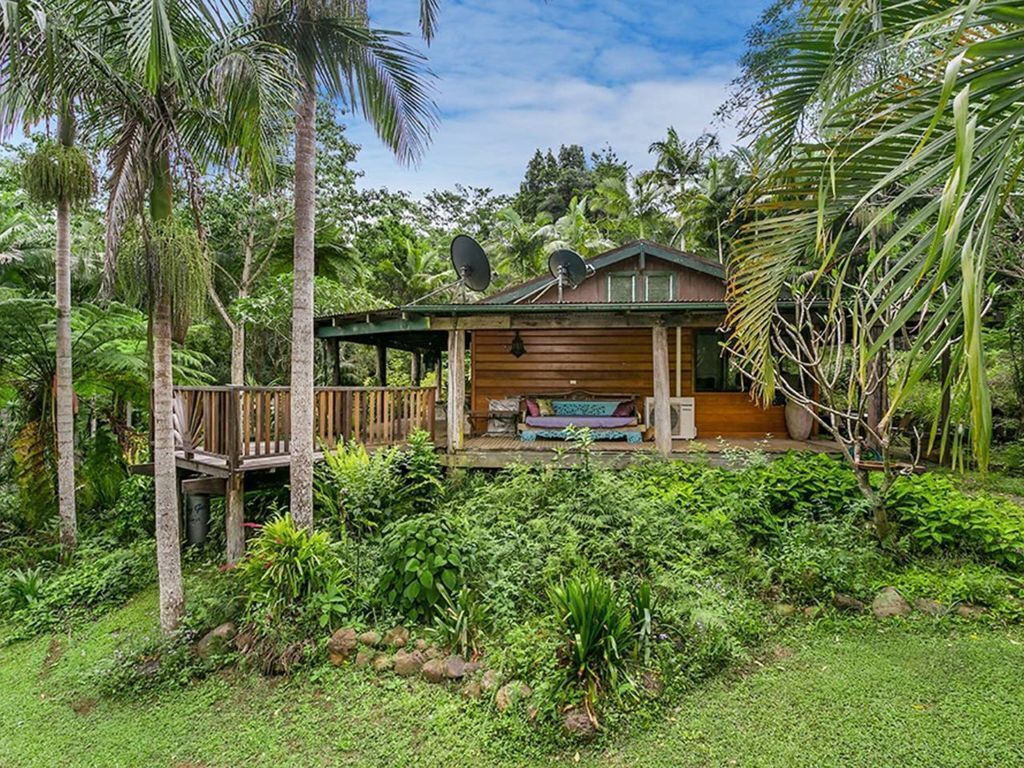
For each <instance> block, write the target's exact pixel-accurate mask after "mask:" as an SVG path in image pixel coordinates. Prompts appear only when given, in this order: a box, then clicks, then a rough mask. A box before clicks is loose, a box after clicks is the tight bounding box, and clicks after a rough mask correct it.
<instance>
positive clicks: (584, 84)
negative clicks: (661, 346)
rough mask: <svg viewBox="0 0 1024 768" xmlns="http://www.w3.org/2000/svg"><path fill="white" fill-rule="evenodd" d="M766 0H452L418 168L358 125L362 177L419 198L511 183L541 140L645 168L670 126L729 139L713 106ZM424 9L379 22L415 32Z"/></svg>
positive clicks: (395, 8) (435, 54) (399, 11)
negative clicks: (427, 141) (430, 130)
mask: <svg viewBox="0 0 1024 768" xmlns="http://www.w3.org/2000/svg"><path fill="white" fill-rule="evenodd" d="M764 4H765V3H764V1H763V0H750V1H749V2H746V3H738V4H737V3H732V4H729V5H728V6H727V7H728V8H729V10H730V11H731V12H726V13H721V12H718V13H708V12H707V5H706V4H703V3H697V2H693V0H689V1H688V2H684V3H676V2H668V0H661V1H656V0H646V1H645V2H625V1H624V0H604V2H601V3H587V2H571V1H568V0H548V1H547V2H543V1H539V0H487V2H476V3H473V4H468V3H446V2H442V4H441V25H440V28H441V34H440V35H439V36H438V38H437V39H436V41H435V42H434V44H433V45H432V46H431V47H430V49H428V50H427V54H428V55H429V58H430V66H431V68H432V69H433V71H434V72H435V73H437V75H438V78H439V79H438V82H437V102H438V106H439V109H440V111H441V123H440V125H439V127H438V129H437V130H436V131H435V133H434V136H433V143H432V145H431V147H430V148H429V149H428V151H427V153H426V156H425V157H424V159H423V161H422V163H421V164H420V166H419V167H418V168H415V169H409V168H403V167H401V166H399V165H398V164H397V163H396V162H395V161H394V160H393V159H392V158H391V157H390V155H389V154H388V152H387V151H386V150H384V149H383V148H381V146H380V144H379V143H378V142H377V141H376V139H375V138H374V137H373V134H372V132H371V131H370V130H369V129H368V128H367V126H365V125H362V124H360V123H358V122H356V123H354V124H353V125H352V127H351V130H350V133H351V135H352V137H353V139H354V140H356V141H357V142H359V143H360V144H362V146H363V150H362V152H361V153H360V158H359V167H360V168H361V169H362V170H363V171H364V172H365V174H366V175H365V177H364V179H363V181H362V183H363V184H364V185H365V186H386V187H389V188H392V189H405V190H408V191H410V192H412V193H413V194H416V195H420V194H423V193H425V192H427V191H429V190H430V189H432V188H435V187H450V186H452V185H453V184H455V183H462V184H468V185H475V186H490V187H493V188H494V189H495V190H496V191H499V192H512V191H514V190H515V188H516V185H517V184H518V181H519V180H520V178H521V177H522V173H523V170H524V168H525V166H526V163H527V161H528V160H529V158H530V156H531V155H532V154H533V152H534V150H535V149H537V148H538V147H540V148H547V147H553V148H557V147H558V146H559V145H560V144H569V143H577V144H582V145H583V146H584V147H585V148H586V149H588V150H592V149H593V150H596V149H599V148H601V147H602V146H604V145H605V144H609V145H611V146H612V148H613V149H614V150H615V151H616V152H617V153H618V154H619V156H620V157H622V158H623V159H625V160H626V161H628V162H630V163H632V164H634V165H635V166H637V167H646V166H648V165H649V163H650V160H649V157H648V154H647V147H648V146H649V144H650V143H651V142H652V141H654V140H657V139H659V138H661V137H663V136H664V133H665V130H666V128H667V127H668V126H669V125H674V126H675V127H676V128H677V129H678V130H679V132H680V133H681V134H682V135H683V136H687V137H695V136H697V135H698V134H699V133H701V132H702V131H704V130H707V129H713V130H717V131H718V133H719V134H720V136H721V138H722V140H723V143H729V142H731V141H732V140H733V139H734V138H735V130H734V128H733V127H732V126H717V125H713V113H714V111H715V109H717V107H718V106H719V105H720V104H721V103H722V101H724V99H725V97H726V95H727V88H728V83H729V81H730V80H731V79H732V78H733V76H734V75H735V72H736V69H735V60H736V58H737V56H738V53H739V51H740V50H741V49H742V36H743V32H744V31H745V29H746V28H747V27H748V26H749V24H750V23H751V22H752V21H753V19H754V18H756V16H757V13H758V12H759V11H760V8H761V7H763V6H764ZM417 5H418V4H417V3H414V2H412V1H411V0H409V1H408V2H405V1H404V0H403V2H394V3H389V4H388V5H387V7H386V8H385V10H384V12H383V13H381V14H380V15H378V16H376V17H375V19H374V21H375V23H376V24H378V25H380V26H384V27H388V28H392V29H395V28H398V29H410V30H411V29H414V28H415V24H416V19H415V16H414V15H411V12H412V11H414V10H415V7H416V6H417ZM378 8H379V7H378Z"/></svg>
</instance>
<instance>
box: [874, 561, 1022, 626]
mask: <svg viewBox="0 0 1024 768" xmlns="http://www.w3.org/2000/svg"><path fill="white" fill-rule="evenodd" d="M875 586H876V588H878V589H881V588H882V587H885V586H894V587H896V589H898V590H899V591H900V593H901V594H902V595H903V596H904V597H906V598H907V599H908V600H914V599H916V598H927V599H931V600H937V601H938V602H940V603H942V604H943V605H945V606H953V605H956V604H958V603H970V604H972V605H981V606H985V607H987V608H991V609H992V610H993V611H994V612H996V613H997V614H999V615H1003V616H1008V617H1021V616H1024V580H1022V579H1020V578H1018V577H1014V576H1011V575H1010V574H1008V573H1006V572H1005V571H1003V570H1002V569H1000V568H996V567H994V566H991V565H979V564H977V563H971V562H956V561H949V560H934V561H924V562H920V563H916V564H914V565H913V566H911V567H909V568H907V569H905V570H902V571H897V572H892V573H887V574H886V575H885V576H884V578H881V579H879V580H878V581H877V582H876V585H875Z"/></svg>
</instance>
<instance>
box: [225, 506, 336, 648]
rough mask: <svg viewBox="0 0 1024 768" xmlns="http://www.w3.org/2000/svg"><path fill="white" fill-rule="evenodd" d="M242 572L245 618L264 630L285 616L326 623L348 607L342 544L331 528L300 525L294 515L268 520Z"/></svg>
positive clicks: (239, 569)
mask: <svg viewBox="0 0 1024 768" xmlns="http://www.w3.org/2000/svg"><path fill="white" fill-rule="evenodd" d="M237 572H238V579H239V586H240V588H241V590H242V594H243V595H244V599H245V619H246V621H247V622H250V623H252V624H254V625H255V626H256V627H257V628H259V629H261V630H271V629H273V628H274V627H275V626H277V625H278V624H280V623H282V622H283V623H316V624H320V625H321V626H325V625H329V624H332V623H334V619H335V618H340V617H341V616H344V614H345V613H346V612H347V609H348V605H349V598H350V592H349V591H348V590H347V585H348V574H347V571H346V569H345V567H344V564H343V562H342V558H341V552H340V550H339V547H338V546H337V545H336V544H334V543H333V542H332V541H331V537H330V535H329V534H327V533H326V532H323V531H318V532H312V531H309V530H308V529H306V528H300V527H298V526H296V525H295V524H294V523H293V522H292V519H291V516H290V515H283V516H278V517H276V518H274V519H273V520H271V521H270V522H268V523H267V524H266V525H264V526H263V528H262V529H261V530H260V533H259V535H258V536H256V537H255V538H254V539H253V540H252V541H251V542H250V544H249V550H248V552H247V554H246V556H245V558H244V559H243V560H242V561H241V562H240V563H239V564H238V566H237ZM325 596H330V600H328V601H327V604H326V605H325ZM325 611H327V612H328V621H326V622H325V621H323V617H324V613H325Z"/></svg>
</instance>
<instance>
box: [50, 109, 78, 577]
mask: <svg viewBox="0 0 1024 768" xmlns="http://www.w3.org/2000/svg"><path fill="white" fill-rule="evenodd" d="M59 123H60V124H59V125H58V129H57V132H58V134H59V136H60V141H61V143H62V144H63V145H65V146H71V145H72V144H73V143H74V132H75V127H74V117H73V116H72V115H71V113H70V111H69V110H68V109H64V110H62V111H61V114H60V118H59ZM54 271H55V273H56V278H57V279H56V282H57V285H56V294H57V360H56V390H57V396H56V398H57V402H56V406H57V408H56V410H57V417H56V422H57V505H58V511H59V513H60V549H61V555H62V557H63V558H64V559H65V560H67V559H68V558H69V557H70V555H71V553H72V552H73V551H74V549H75V544H76V542H77V529H78V525H77V521H76V512H75V402H74V400H75V394H74V389H73V388H72V378H71V375H72V374H71V205H70V204H69V203H68V201H67V200H60V201H59V202H58V203H57V254H56V259H55V264H54Z"/></svg>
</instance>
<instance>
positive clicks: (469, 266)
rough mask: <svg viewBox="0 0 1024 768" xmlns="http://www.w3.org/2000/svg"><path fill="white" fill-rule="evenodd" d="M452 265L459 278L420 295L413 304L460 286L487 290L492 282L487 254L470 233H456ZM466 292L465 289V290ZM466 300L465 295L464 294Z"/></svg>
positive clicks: (452, 248) (473, 289)
mask: <svg viewBox="0 0 1024 768" xmlns="http://www.w3.org/2000/svg"><path fill="white" fill-rule="evenodd" d="M451 257H452V267H454V269H455V274H456V275H458V276H459V277H458V279H457V280H455V281H454V282H451V283H448V284H446V285H442V286H441V287H440V288H436V289H434V290H433V291H431V292H430V293H428V294H427V295H426V296H420V297H419V298H418V299H416V301H413V302H410V305H411V304H419V303H420V302H421V301H423V300H424V299H429V298H430V297H431V296H436V295H437V294H439V293H441V292H442V291H447V290H449V289H450V288H454V287H456V286H460V287H463V288H469V289H470V290H471V291H477V292H479V291H486V290H487V286H489V285H490V284H491V263H490V261H488V260H487V254H486V253H484V249H483V248H481V247H480V243H478V242H477V241H476V240H474V239H473V238H472V237H470V236H469V235H456V236H455V238H454V239H453V240H452V245H451ZM463 293H465V291H463ZM463 300H465V296H463Z"/></svg>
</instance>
